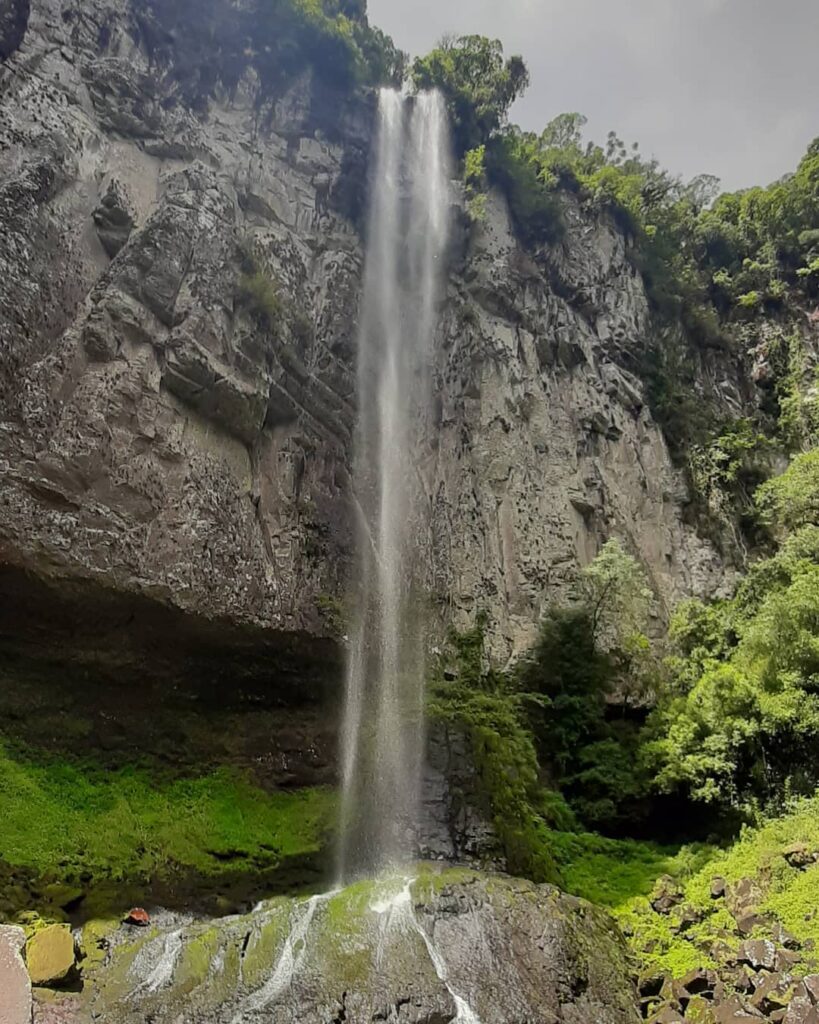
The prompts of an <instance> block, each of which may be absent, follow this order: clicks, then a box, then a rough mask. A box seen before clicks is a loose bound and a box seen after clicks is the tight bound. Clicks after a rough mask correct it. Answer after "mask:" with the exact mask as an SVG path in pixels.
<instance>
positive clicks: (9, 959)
mask: <svg viewBox="0 0 819 1024" xmlns="http://www.w3.org/2000/svg"><path fill="white" fill-rule="evenodd" d="M25 941H26V936H25V932H24V931H23V929H22V928H17V927H15V926H13V925H0V1024H30V1022H31V981H30V980H29V977H28V972H27V971H26V965H25V964H24V963H23V958H22V956H21V951H22V949H23V946H24V945H25Z"/></svg>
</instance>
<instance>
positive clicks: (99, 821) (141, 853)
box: [0, 747, 334, 887]
mask: <svg viewBox="0 0 819 1024" xmlns="http://www.w3.org/2000/svg"><path fill="white" fill-rule="evenodd" d="M333 808H334V798H333V794H332V793H331V792H330V791H327V790H322V789H308V790H300V791H298V792H293V793H276V794H267V793H265V792H263V791H262V790H260V789H259V788H257V787H255V786H253V785H252V784H251V783H250V782H248V781H247V780H245V779H244V778H242V777H240V776H239V775H238V774H236V773H233V772H230V771H227V770H217V771H214V772H211V773H210V774H208V775H204V776H200V777H198V778H186V779H180V778H176V779H167V778H163V777H162V776H158V775H157V774H156V773H152V772H150V771H149V770H147V769H146V768H142V767H132V768H121V769H119V770H117V771H109V772H104V771H102V770H100V769H98V768H95V767H94V766H93V765H91V764H86V763H83V764H79V763H68V762H65V761H62V760H59V759H57V758H56V757H45V756H42V757H35V756H34V755H33V754H32V753H31V752H30V751H26V752H23V753H16V752H13V751H11V750H10V749H8V748H7V747H0V819H1V820H2V821H3V830H2V841H1V842H0V857H2V859H3V861H5V862H6V863H7V864H11V865H19V866H22V867H26V868H30V869H33V870H34V871H35V872H38V873H42V874H43V875H55V876H58V877H59V878H60V879H61V880H62V881H75V882H81V883H82V885H84V886H88V887H92V886H94V885H95V884H97V883H100V882H104V881H145V882H147V881H151V880H154V879H156V878H157V877H161V876H166V875H169V874H171V873H174V872H177V873H178V872H181V873H194V874H197V875H203V876H218V875H219V874H221V873H235V872H237V871H238V872H251V871H258V870H260V869H261V868H270V867H274V866H276V865H278V864H282V863H283V862H285V861H287V860H288V859H290V858H296V857H301V856H308V855H312V854H316V853H317V852H319V851H320V849H321V847H322V845H323V843H324V841H325V839H326V836H327V833H328V830H329V828H330V826H331V824H332V818H333Z"/></svg>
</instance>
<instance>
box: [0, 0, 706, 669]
mask: <svg viewBox="0 0 819 1024" xmlns="http://www.w3.org/2000/svg"><path fill="white" fill-rule="evenodd" d="M134 2H135V0H89V2H84V3H82V4H80V3H79V2H76V0H35V2H34V3H33V4H32V9H31V12H30V17H29V20H28V28H27V31H26V33H25V36H24V37H23V38H22V39H21V41H19V44H18V45H17V48H16V50H15V52H13V53H11V55H10V56H9V57H8V59H7V60H6V62H5V63H4V64H3V65H2V69H0V95H1V96H2V99H0V181H2V184H1V185H0V227H2V231H0V307H1V308H2V316H1V317H0V480H1V482H2V498H1V499H0V500H1V501H2V504H0V561H2V562H3V563H4V564H6V565H14V566H19V567H23V568H25V569H27V570H29V571H33V572H35V573H37V574H39V575H42V576H50V577H61V578H68V579H76V578H83V579H89V580H94V581H98V582H102V583H104V584H105V585H106V586H109V587H114V588H116V589H118V590H121V591H124V592H126V593H138V594H141V595H146V596H149V597H151V598H152V599H156V600H159V601H162V602H165V603H172V604H174V605H176V606H177V607H179V608H180V609H183V610H185V611H188V612H191V613H194V614H196V615H200V616H204V617H206V618H224V619H228V620H230V621H233V622H239V623H250V624H253V625H259V626H262V627H264V628H267V629H272V630H276V631H282V632H291V631H300V632H301V631H307V632H308V633H314V634H323V635H329V634H332V633H333V632H334V631H335V630H336V628H337V626H338V621H337V620H338V614H337V612H338V602H339V601H340V600H341V599H342V598H343V594H344V588H345V580H346V577H347V567H348V563H349V554H350V519H351V514H352V513H351V509H352V507H353V502H352V501H351V496H350V493H349V475H348V466H349V462H350V441H351V432H352V427H353V424H354V419H355V377H354V363H355V332H356V315H357V302H358V291H359V280H360V271H361V252H362V241H361V237H360V233H359V231H358V230H357V227H356V225H355V224H354V222H353V221H352V220H351V219H350V217H349V216H347V215H346V214H345V213H342V212H339V208H340V206H341V205H342V204H341V197H344V203H343V206H344V208H345V209H346V210H347V211H348V212H352V211H354V210H355V209H356V208H357V205H358V204H357V203H356V202H351V201H350V200H349V197H350V196H353V197H356V196H357V197H358V198H359V199H360V194H361V190H362V187H363V185H364V180H365V175H364V172H363V171H362V167H363V161H364V154H365V153H366V152H367V149H368V146H369V132H370V125H371V105H370V104H369V102H368V101H367V99H366V98H362V99H361V100H360V101H359V100H350V101H345V102H344V103H343V104H341V105H340V107H339V109H338V111H335V110H332V111H330V110H329V108H328V106H327V104H328V101H327V97H326V96H322V95H321V94H320V92H319V91H317V90H316V89H314V87H313V84H312V82H311V79H310V74H309V72H308V71H306V72H305V74H304V75H303V76H302V78H301V79H299V80H298V81H296V82H293V83H291V85H290V87H289V89H288V90H287V91H286V93H284V94H282V95H279V96H278V97H277V98H275V99H270V100H268V101H265V102H264V103H259V102H258V98H259V96H258V89H259V86H258V82H257V81H256V79H255V75H254V72H252V71H251V70H248V71H247V72H246V73H245V75H244V77H242V78H241V79H240V81H239V84H238V86H237V87H236V88H235V89H234V90H232V91H231V93H230V94H228V93H227V92H220V91H219V90H218V89H217V90H216V92H215V93H214V95H212V96H210V97H204V96H203V97H199V101H200V102H198V103H197V104H196V108H197V112H196V113H194V112H193V110H192V109H191V107H190V106H189V105H187V100H185V101H183V100H182V98H181V96H180V92H179V89H178V87H177V86H176V85H175V84H174V79H173V76H172V75H169V74H167V73H166V71H167V69H163V68H161V67H159V66H158V65H156V64H155V63H152V60H151V59H150V57H149V48H148V46H147V45H146V40H145V37H144V26H143V24H142V22H141V21H140V20H139V19H138V18H136V17H135V14H134V8H133V7H132V3H134ZM219 2H220V0H208V3H206V4H204V5H203V7H202V14H201V16H202V18H203V19H207V18H208V16H209V11H210V10H211V8H213V9H216V8H217V7H218V6H219ZM9 49H11V47H9ZM330 123H332V125H333V126H334V130H333V132H332V136H333V137H332V140H331V138H330V137H329V136H330V132H329V129H328V124H330ZM567 202H568V203H569V205H568V207H567V220H568V231H567V234H566V237H565V239H564V241H563V242H561V243H560V244H559V245H556V246H554V247H552V248H551V249H548V250H546V251H544V252H543V253H541V254H540V255H539V256H538V257H537V258H532V257H531V256H530V255H527V254H526V253H524V252H523V251H522V250H521V248H520V247H519V246H518V245H517V244H516V242H515V239H514V235H513V233H512V230H511V226H510V223H509V219H508V216H507V213H506V210H505V207H504V204H503V201H502V200H501V199H500V198H498V197H493V198H492V201H491V202H490V204H489V208H488V209H489V212H488V219H487V222H486V224H485V225H483V226H482V227H480V228H479V229H478V230H477V231H476V232H475V233H474V237H472V238H469V239H467V238H465V237H461V236H459V237H458V238H457V239H456V242H455V244H454V246H453V250H454V254H453V269H452V274H451V277H450V284H449V290H448V297H447V303H446V307H445V309H444V311H443V317H442V326H441V331H440V338H439V345H438V355H437V364H436V367H435V387H436V418H435V421H434V424H433V428H432V430H431V433H430V438H429V444H428V447H427V449H426V451H425V452H424V453H423V459H422V462H421V467H420V469H421V473H422V475H423V478H424V481H425V485H426V487H427V490H428V493H429V497H430V503H431V513H432V514H431V526H430V536H429V538H428V541H429V544H428V550H429V553H430V560H429V582H430V590H431V591H432V593H433V595H434V598H435V600H436V603H437V608H438V610H439V612H440V618H441V620H442V621H445V620H449V619H450V618H451V619H454V621H455V622H456V623H457V624H461V625H464V624H466V623H468V622H469V621H470V619H471V617H472V616H473V615H474V613H475V611H476V610H477V609H478V608H486V609H488V610H489V612H490V614H491V618H492V623H493V627H492V628H493V632H492V640H493V645H494V650H495V653H496V654H497V655H498V656H499V657H500V658H501V659H506V658H508V657H510V656H513V655H514V654H516V653H517V652H519V651H520V650H522V649H523V648H524V647H525V646H526V645H527V644H528V643H529V641H530V640H531V638H532V636H533V631H534V624H535V623H536V621H537V618H538V616H539V615H540V613H541V611H542V610H543V608H544V607H545V606H546V605H547V604H548V603H549V602H550V601H552V600H554V599H555V598H557V597H560V596H561V595H562V596H565V595H566V594H567V593H568V592H569V591H570V589H571V585H572V582H573V580H574V579H575V577H576V574H577V571H578V567H579V566H581V565H583V564H586V563H587V562H588V561H589V560H590V559H591V558H592V557H593V556H594V554H595V553H596V551H597V550H598V549H599V547H600V545H601V544H602V543H603V542H604V541H605V539H606V538H607V537H609V536H611V535H616V536H619V537H620V538H622V539H623V540H624V541H625V542H626V543H627V545H628V546H629V547H630V548H631V549H632V550H633V551H634V552H635V553H636V554H637V555H638V556H639V557H640V558H641V559H642V561H643V562H644V564H645V566H646V568H647V569H648V570H649V572H650V575H651V578H652V581H653V583H654V586H655V588H656V592H657V598H658V601H657V607H656V612H657V614H658V615H659V616H664V615H665V614H666V612H667V611H668V609H669V608H670V606H671V605H672V604H673V603H674V602H675V601H676V600H677V599H678V598H680V597H682V596H684V595H687V594H689V593H701V594H705V593H710V592H713V591H714V590H716V589H718V588H719V587H720V586H721V585H722V584H723V582H724V579H723V577H724V569H723V566H722V564H721V561H720V559H719V557H718V556H717V554H716V552H715V551H714V550H713V548H711V547H710V546H709V545H708V544H707V543H705V542H704V541H702V540H701V539H699V538H698V537H697V536H696V535H695V533H694V532H693V531H692V530H691V529H690V528H689V527H687V526H686V525H684V522H683V510H684V506H685V503H686V501H687V494H686V491H685V485H684V482H683V480H682V478H681V476H680V474H679V473H678V472H677V471H676V470H675V469H674V467H673V466H672V463H671V460H670V458H669V455H668V450H667V447H666V444H665V441H664V440H663V437H662V434H661V432H660V430H659V429H658V427H657V425H656V424H655V423H654V422H653V421H652V418H651V415H650V413H649V411H648V409H647V407H646V402H645V396H644V391H643V386H642V384H641V382H640V381H639V380H638V379H637V378H636V377H635V376H634V374H633V372H632V370H631V369H630V368H629V367H633V363H634V359H633V354H634V352H635V351H636V350H637V349H638V348H639V347H640V346H641V345H643V344H644V343H645V341H646V338H647V336H648V333H649V332H650V330H651V326H650V318H649V315H648V307H647V301H646V297H645V293H644V290H643V287H642V283H641V281H640V278H639V276H638V274H637V273H636V271H635V270H634V269H633V267H632V266H631V264H630V262H629V259H628V252H627V243H626V241H625V240H624V238H623V236H622V234H621V233H620V232H619V231H618V230H616V229H615V228H614V227H613V226H612V225H611V224H609V223H607V222H606V220H605V219H602V218H599V217H596V216H591V215H588V214H585V213H583V212H582V211H581V210H580V209H579V207H578V206H577V205H573V204H571V202H570V201H569V200H567ZM250 256H252V259H251V260H250V262H248V260H249V257H250ZM248 267H250V268H251V269H254V268H255V269H258V270H260V271H261V273H262V274H264V275H266V276H267V277H269V278H270V279H271V280H272V281H274V282H275V287H276V288H277V289H278V305H279V309H278V312H277V313H276V315H275V317H273V318H272V320H271V318H269V317H265V316H260V315H259V311H258V309H255V310H254V308H253V306H252V303H251V304H250V305H248V303H247V302H246V301H243V299H242V295H243V291H242V288H243V281H242V275H243V273H244V274H247V273H248Z"/></svg>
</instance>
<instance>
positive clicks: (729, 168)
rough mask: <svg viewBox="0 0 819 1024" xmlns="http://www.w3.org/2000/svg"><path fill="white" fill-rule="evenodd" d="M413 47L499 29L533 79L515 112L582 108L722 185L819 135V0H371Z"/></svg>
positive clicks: (742, 181) (600, 133) (773, 165)
mask: <svg viewBox="0 0 819 1024" xmlns="http://www.w3.org/2000/svg"><path fill="white" fill-rule="evenodd" d="M369 7H370V17H371V19H372V21H373V22H374V23H375V24H377V25H379V26H380V27H381V28H383V29H385V30H386V31H388V32H389V33H390V34H391V35H392V36H393V37H394V39H395V41H396V43H397V44H398V45H399V46H401V47H402V48H403V49H406V50H409V51H410V52H412V53H424V52H426V51H427V50H429V49H430V48H431V47H432V46H433V45H434V44H435V42H436V41H437V40H438V39H439V38H440V37H441V36H442V35H443V34H444V33H445V32H456V33H458V34H465V33H470V32H479V33H482V34H484V35H489V36H493V37H497V38H500V39H501V40H502V41H503V43H504V46H505V48H506V51H507V53H521V54H522V55H523V57H524V59H525V60H526V62H527V64H528V65H529V70H530V73H531V79H532V81H531V85H530V87H529V90H528V92H527V93H526V95H525V96H524V97H523V98H522V99H521V100H519V101H518V103H517V104H516V106H515V109H514V111H513V117H514V119H515V120H517V121H518V122H519V123H520V124H521V125H522V126H523V127H524V128H529V129H532V130H539V129H540V128H542V127H543V125H544V124H545V123H546V122H547V121H548V120H549V119H550V118H552V117H553V116H554V115H555V114H558V113H561V112H563V111H566V110H578V111H580V112H581V113H584V114H585V115H586V116H587V117H588V119H589V125H588V131H589V134H590V136H591V137H593V138H595V139H596V140H598V141H600V140H603V139H605V135H606V133H607V132H608V131H609V130H611V129H614V130H615V131H616V132H617V133H618V134H619V135H620V136H621V137H622V138H623V139H625V140H626V141H627V142H632V141H639V142H640V145H641V149H642V151H643V153H644V154H646V155H653V156H656V157H657V158H658V159H659V160H660V162H661V163H662V164H663V166H665V167H668V168H669V169H670V170H672V171H674V172H676V173H680V174H682V175H683V176H685V177H691V176H693V175H695V174H698V173H700V172H708V173H712V174H717V175H719V177H720V178H721V179H722V180H723V183H724V185H725V187H726V188H743V187H746V186H748V185H752V184H765V183H767V182H769V181H772V180H774V179H776V178H778V177H780V176H781V175H782V174H784V173H786V172H787V171H789V170H793V168H794V167H795V166H796V163H797V162H798V160H799V157H800V156H801V155H802V154H803V153H804V151H805V149H806V148H807V145H808V143H809V142H810V140H811V139H812V138H813V137H815V136H816V135H819V101H817V91H816V72H815V68H816V52H817V49H819V4H817V3H816V2H815V0H777V2H776V3H773V2H771V0H502V2H498V0H459V2H458V3H446V2H445V0H444V2H441V0H369Z"/></svg>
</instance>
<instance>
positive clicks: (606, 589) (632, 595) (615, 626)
mask: <svg viewBox="0 0 819 1024" xmlns="http://www.w3.org/2000/svg"><path fill="white" fill-rule="evenodd" d="M582 587H583V591H584V594H585V597H586V601H587V604H588V607H589V609H590V611H591V620H592V630H593V632H594V637H595V640H596V641H597V642H598V644H600V645H601V646H602V648H603V649H604V650H608V651H612V650H615V649H617V648H622V647H624V646H626V645H627V644H628V642H629V640H630V639H631V638H632V637H633V636H634V635H635V634H637V633H642V632H644V630H645V627H646V622H647V620H648V609H649V604H650V602H651V596H652V595H651V590H650V588H649V586H648V579H647V578H646V574H645V572H644V570H643V568H642V566H641V565H640V563H639V562H638V561H637V559H636V558H633V557H632V556H631V555H630V554H628V552H627V551H626V550H625V549H624V548H623V545H622V544H621V543H620V541H619V540H616V539H614V538H613V539H611V540H608V541H606V543H605V544H604V545H603V547H602V548H601V549H600V552H599V553H598V555H597V556H596V558H595V559H594V560H593V561H592V562H591V563H590V564H589V565H587V566H586V568H585V569H584V570H583V576H582Z"/></svg>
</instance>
